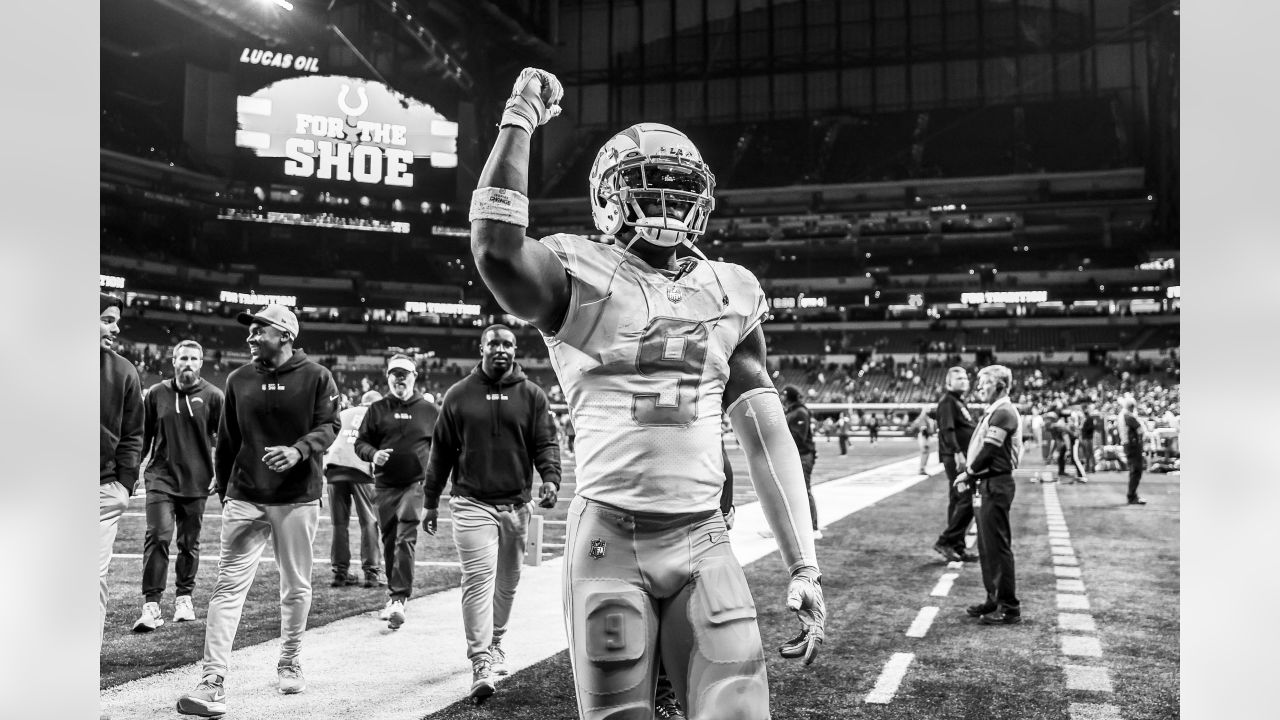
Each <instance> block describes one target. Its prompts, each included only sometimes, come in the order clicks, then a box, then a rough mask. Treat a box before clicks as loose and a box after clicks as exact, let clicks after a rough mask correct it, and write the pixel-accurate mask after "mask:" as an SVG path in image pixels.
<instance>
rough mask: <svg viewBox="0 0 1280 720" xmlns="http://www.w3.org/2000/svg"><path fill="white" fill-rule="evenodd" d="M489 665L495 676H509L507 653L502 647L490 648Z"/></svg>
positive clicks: (492, 646)
mask: <svg viewBox="0 0 1280 720" xmlns="http://www.w3.org/2000/svg"><path fill="white" fill-rule="evenodd" d="M489 663H490V665H489V667H490V670H492V671H493V674H494V675H506V674H507V653H506V652H505V651H503V649H502V646H501V645H490V646H489Z"/></svg>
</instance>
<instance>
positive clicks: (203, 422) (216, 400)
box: [142, 378, 222, 498]
mask: <svg viewBox="0 0 1280 720" xmlns="http://www.w3.org/2000/svg"><path fill="white" fill-rule="evenodd" d="M142 405H143V407H144V408H145V409H146V411H147V419H146V422H145V423H144V424H143V426H142V427H143V440H142V451H143V452H144V453H145V452H147V451H148V450H150V451H151V462H150V463H148V465H147V470H146V472H145V473H144V474H143V477H145V478H146V482H147V491H148V492H150V491H152V490H157V491H159V492H163V493H168V494H170V495H173V496H176V497H183V498H197V497H208V495H209V485H210V481H212V480H213V442H212V440H213V435H214V433H215V432H216V431H217V429H218V424H219V423H221V422H222V391H221V390H219V389H218V388H216V387H214V386H212V385H210V384H209V383H207V382H205V381H204V380H203V379H201V378H196V383H195V385H192V386H191V387H189V388H185V389H184V388H181V387H179V386H178V383H177V381H176V380H173V379H169V380H165V381H164V382H158V383H156V384H155V385H152V386H151V388H150V389H149V390H147V397H146V399H145V400H144V401H143V403H142ZM152 443H154V444H155V447H152Z"/></svg>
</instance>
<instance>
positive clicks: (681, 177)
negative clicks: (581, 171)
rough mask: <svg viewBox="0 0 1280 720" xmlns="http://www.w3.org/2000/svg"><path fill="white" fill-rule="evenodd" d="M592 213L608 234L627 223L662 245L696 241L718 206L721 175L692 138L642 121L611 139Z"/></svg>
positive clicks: (601, 157) (599, 164) (599, 168)
mask: <svg viewBox="0 0 1280 720" xmlns="http://www.w3.org/2000/svg"><path fill="white" fill-rule="evenodd" d="M590 187H591V198H590V199H591V216H592V218H593V219H594V220H595V223H596V227H597V228H598V229H599V230H600V232H602V233H604V234H606V235H616V234H618V232H619V231H620V230H622V228H623V226H630V227H634V228H635V229H636V233H637V234H639V235H640V237H642V238H643V239H645V240H647V241H648V242H650V243H652V244H654V245H657V246H659V247H673V246H675V245H677V244H679V243H682V242H683V243H686V244H689V245H692V244H693V243H694V242H695V241H696V240H697V239H698V237H699V236H701V235H702V234H703V233H704V232H706V230H707V220H709V219H710V217H711V211H712V210H714V209H715V206H716V201H715V197H714V196H713V194H714V192H715V188H716V178H715V176H714V175H712V174H711V169H710V168H708V167H707V164H706V163H705V162H703V160H702V153H700V152H698V148H697V147H695V146H694V144H693V141H691V140H689V138H688V136H686V135H685V134H684V133H682V132H680V131H679V130H676V129H675V128H673V127H670V126H668V125H660V124H658V123H638V124H636V125H632V126H631V127H629V128H627V129H626V130H623V131H622V132H620V133H618V134H617V135H614V136H613V137H611V138H609V141H608V142H606V143H605V144H604V147H602V148H600V152H599V153H597V154H596V160H595V162H594V163H593V164H592V166H591V177H590Z"/></svg>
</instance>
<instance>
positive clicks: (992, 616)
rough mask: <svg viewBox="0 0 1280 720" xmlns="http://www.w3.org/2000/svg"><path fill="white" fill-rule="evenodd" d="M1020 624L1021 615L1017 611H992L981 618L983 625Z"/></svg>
mask: <svg viewBox="0 0 1280 720" xmlns="http://www.w3.org/2000/svg"><path fill="white" fill-rule="evenodd" d="M1020 622H1022V613H1021V612H1019V611H1017V610H1005V611H1004V612H1000V611H998V610H993V611H991V612H989V613H987V614H986V615H983V616H982V624H983V625H1017V624H1018V623H1020Z"/></svg>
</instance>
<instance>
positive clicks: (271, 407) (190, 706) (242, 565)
mask: <svg viewBox="0 0 1280 720" xmlns="http://www.w3.org/2000/svg"><path fill="white" fill-rule="evenodd" d="M237 320H238V321H239V322H240V323H241V324H242V325H248V326H249V336H248V338H247V341H248V344H249V354H250V355H251V356H252V358H253V359H252V361H251V362H249V363H247V364H245V365H242V366H240V367H239V368H236V369H235V370H234V371H232V373H231V375H230V376H228V377H227V386H226V398H225V400H226V406H225V411H224V412H223V414H222V422H221V424H219V426H218V444H217V446H216V447H215V448H214V478H215V481H214V482H215V487H214V489H215V491H216V492H217V493H218V499H219V500H221V501H222V502H223V506H222V534H221V538H220V540H221V542H220V545H221V547H220V552H219V559H218V579H217V580H216V581H215V584H214V588H213V595H212V596H211V597H210V599H209V610H208V613H207V617H206V623H207V624H206V626H205V635H204V663H203V664H204V668H203V675H202V677H201V679H200V684H199V685H197V686H196V689H195V690H194V691H193V692H191V693H189V694H187V695H184V696H183V697H181V698H180V699H179V700H178V712H179V713H182V714H184V715H200V716H203V717H210V716H215V715H221V714H223V713H225V712H226V707H227V706H226V691H225V689H224V687H223V679H224V678H225V676H226V674H227V670H228V668H229V666H230V661H231V647H232V644H233V643H234V642H235V636H236V630H237V629H238V628H239V626H240V614H241V611H242V610H243V608H244V602H245V599H246V598H247V597H248V595H249V587H250V585H252V583H253V576H254V574H255V573H256V572H257V569H258V562H259V560H260V559H261V558H262V550H263V546H264V545H266V543H267V540H268V539H270V540H271V542H272V545H273V549H274V551H275V561H276V568H277V570H278V571H279V573H280V639H281V641H282V642H281V645H280V660H279V662H278V663H277V665H276V675H277V678H278V685H277V688H278V689H279V690H280V692H281V693H284V694H286V695H288V694H293V693H299V692H302V691H303V690H304V689H306V680H305V679H304V678H303V675H302V663H301V662H300V660H299V655H300V653H301V649H302V635H303V633H304V632H305V631H306V629H307V616H308V615H309V614H310V612H311V565H312V553H311V548H312V546H313V545H314V544H315V539H316V527H317V526H318V525H319V524H320V492H321V487H322V486H323V484H324V476H323V475H322V473H321V467H320V463H321V459H322V457H323V455H324V450H325V448H327V447H329V446H330V445H332V444H333V439H334V437H335V436H336V435H337V434H338V387H337V385H336V384H335V383H334V381H333V375H331V374H330V373H329V371H328V369H326V368H325V367H324V366H322V365H320V364H318V363H316V362H314V361H312V360H310V359H309V358H308V357H307V355H306V353H304V352H302V351H301V350H295V349H294V347H293V344H294V341H295V340H296V339H297V337H298V329H299V328H298V318H297V316H295V315H294V314H293V312H292V311H290V310H289V309H288V308H286V307H284V306H283V305H267V306H266V307H264V308H262V309H261V310H259V311H258V312H256V313H253V314H252V315H250V314H249V313H240V315H239V316H237Z"/></svg>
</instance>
